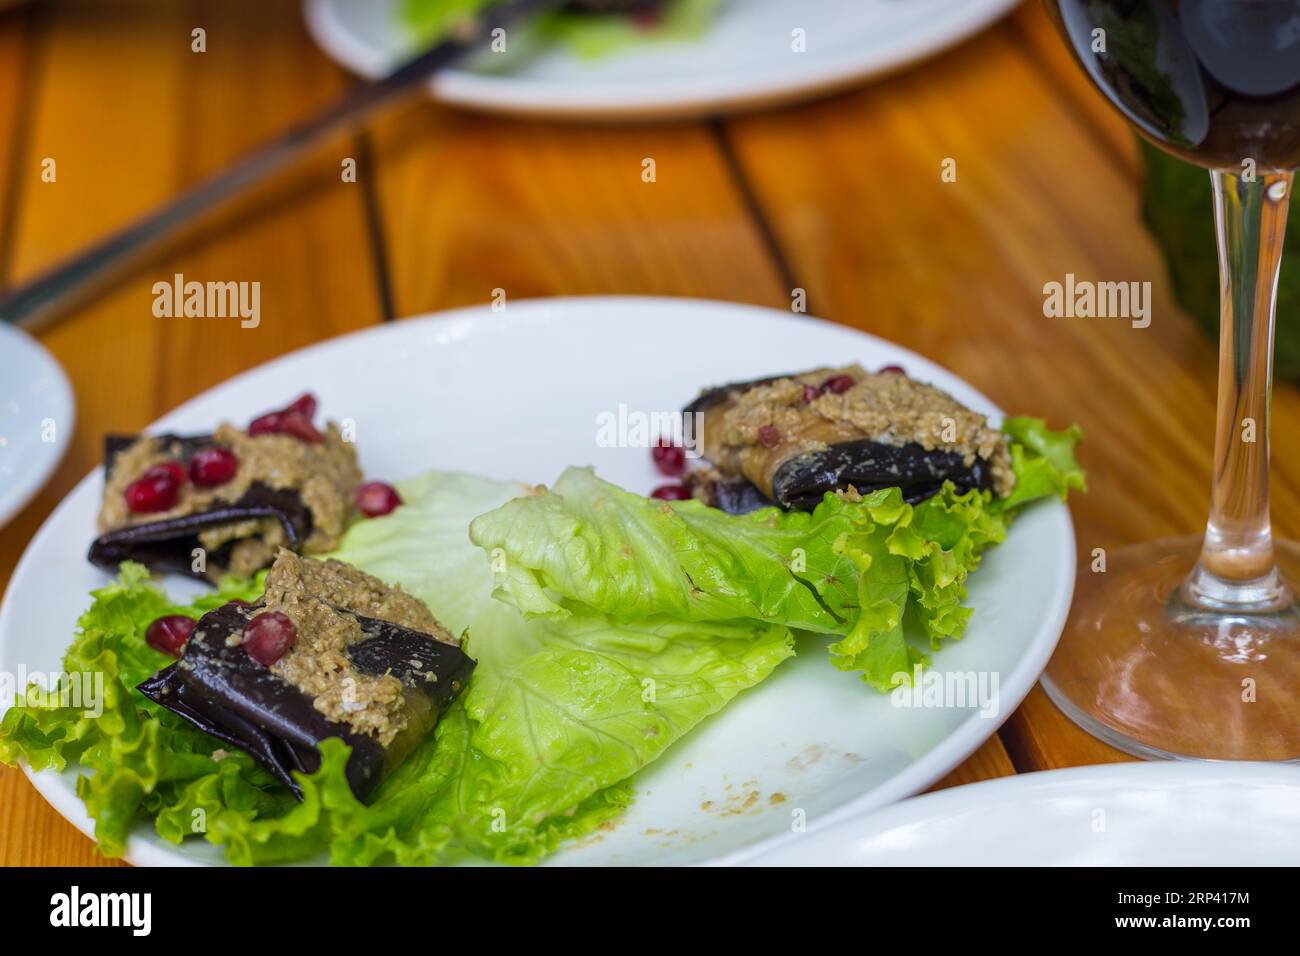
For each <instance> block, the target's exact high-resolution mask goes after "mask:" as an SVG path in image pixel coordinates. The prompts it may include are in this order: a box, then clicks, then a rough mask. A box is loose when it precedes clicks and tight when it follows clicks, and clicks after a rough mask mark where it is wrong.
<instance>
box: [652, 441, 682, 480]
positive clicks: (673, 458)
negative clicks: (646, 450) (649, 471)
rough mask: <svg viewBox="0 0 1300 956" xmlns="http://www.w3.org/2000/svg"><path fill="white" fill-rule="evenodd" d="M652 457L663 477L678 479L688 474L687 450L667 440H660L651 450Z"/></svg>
mask: <svg viewBox="0 0 1300 956" xmlns="http://www.w3.org/2000/svg"><path fill="white" fill-rule="evenodd" d="M650 457H651V458H652V459H654V463H655V467H656V468H657V469H659V473H660V474H661V475H667V476H668V477H669V478H677V477H679V476H681V475H683V474H685V472H686V449H685V448H683V447H682V446H681V445H674V444H673V443H672V442H670V441H669V440H668V439H667V438H661V439H659V441H658V443H657V444H656V445H655V446H654V447H653V448H651V449H650Z"/></svg>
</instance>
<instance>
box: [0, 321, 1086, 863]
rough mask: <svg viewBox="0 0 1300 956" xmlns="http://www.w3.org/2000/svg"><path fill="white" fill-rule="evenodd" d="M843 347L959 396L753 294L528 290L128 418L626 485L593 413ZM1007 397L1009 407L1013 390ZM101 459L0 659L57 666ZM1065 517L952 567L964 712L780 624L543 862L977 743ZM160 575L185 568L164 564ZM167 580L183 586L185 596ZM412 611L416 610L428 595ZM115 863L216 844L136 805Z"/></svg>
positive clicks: (404, 470)
mask: <svg viewBox="0 0 1300 956" xmlns="http://www.w3.org/2000/svg"><path fill="white" fill-rule="evenodd" d="M855 361H857V362H861V363H862V364H863V365H864V366H865V367H867V368H878V367H880V366H882V365H901V366H903V367H904V368H905V369H906V370H907V371H908V372H909V373H911V374H912V375H914V376H915V377H917V378H919V379H921V380H924V381H929V382H933V383H935V384H936V385H938V386H939V387H941V388H943V389H945V390H947V391H948V392H950V393H951V394H953V395H954V396H955V397H956V398H958V399H959V400H961V401H963V402H965V403H967V404H968V405H970V406H972V407H973V408H975V409H978V410H980V411H983V412H986V413H988V414H990V415H991V416H993V417H995V418H1000V413H999V412H998V410H997V409H996V408H995V407H994V406H993V405H992V404H991V403H990V402H989V401H988V400H987V399H986V398H984V397H983V396H982V395H980V394H979V393H978V392H976V391H975V390H974V389H972V388H971V387H970V386H968V385H966V384H965V383H964V382H962V381H961V380H960V379H958V378H957V377H956V376H954V375H953V374H952V373H950V372H947V371H945V370H944V369H942V368H941V367H939V366H937V365H935V364H934V363H932V362H929V361H927V360H926V359H923V358H921V357H920V356H918V355H916V354H915V353H912V352H909V351H907V350H905V349H902V348H900V347H898V346H896V345H892V344H890V343H889V342H886V341H883V340H882V339H878V338H875V337H873V336H870V335H866V334H864V333H861V332H857V331H854V330H852V329H848V328H845V327H842V326H837V325H832V324H830V323H827V322H820V321H817V320H815V319H808V318H805V317H801V316H800V317H796V316H793V315H791V314H790V313H784V312H777V311H773V310H769V309H760V308H755V307H753V306H745V305H736V304H732V303H723V302H703V301H695V300H689V299H656V298H587V299H541V300H535V301H531V302H518V303H511V304H509V305H508V306H507V308H506V309H505V310H504V311H503V312H493V311H492V310H491V309H490V308H489V307H487V306H483V307H476V308H470V309H460V310H456V311H452V312H447V313H443V314H440V315H435V316H427V317H424V318H419V319H408V320H404V321H400V322H394V323H387V324H383V325H378V326H373V327H371V328H369V329H366V330H364V331H361V332H357V333H354V334H351V335H347V336H344V337H342V338H337V339H332V340H330V341H327V342H323V343H320V344H318V345H313V346H311V347H309V348H306V349H303V350H301V351H298V352H294V353H292V354H290V355H287V356H284V357H282V358H279V359H277V360H275V361H273V362H270V363H268V364H266V365H263V366H261V367H259V368H256V369H253V370H251V371H249V372H245V373H244V374H242V375H239V376H237V377H235V378H233V379H231V380H229V381H227V382H225V383H224V384H222V385H219V386H217V387H216V388H213V389H211V390H210V391H208V392H205V393H204V394H202V395H200V396H198V397H197V398H194V399H192V400H191V401H189V402H186V403H185V404H184V405H182V406H181V407H180V408H178V409H176V410H175V411H173V412H171V413H170V414H168V415H166V416H164V417H163V418H162V419H160V420H159V421H158V422H156V423H155V424H154V425H153V426H152V427H151V429H150V430H151V431H160V430H166V431H175V432H179V433H186V432H204V431H209V430H210V429H211V428H212V427H213V426H214V425H215V424H217V423H218V422H219V421H221V420H223V419H225V420H231V421H236V422H243V421H248V420H249V419H251V418H252V417H253V416H255V415H257V414H259V413H261V412H263V411H265V410H267V409H269V408H278V407H281V406H283V405H284V404H285V402H286V401H287V400H289V399H291V398H293V397H294V396H296V395H298V394H299V393H300V392H302V391H303V390H305V389H310V390H312V391H314V392H316V394H317V395H318V396H319V398H320V404H321V412H322V414H323V415H325V416H327V417H330V418H334V419H339V418H344V417H346V418H351V419H353V420H354V421H355V422H356V434H357V436H358V438H357V442H358V449H359V451H360V454H361V462H362V466H363V467H364V469H365V471H366V473H367V474H368V475H371V476H375V477H379V478H385V479H390V480H391V479H400V478H403V477H407V476H410V475H415V474H418V473H420V472H422V471H426V470H428V469H433V468H437V469H443V470H459V471H467V472H472V473H477V474H483V475H487V476H489V477H493V478H502V479H510V478H514V479H520V480H523V481H527V482H533V483H538V482H540V483H549V482H552V481H554V480H555V478H556V477H557V476H558V475H559V474H560V472H561V471H563V470H564V468H565V467H566V466H569V465H594V466H595V467H596V470H597V473H598V474H600V475H601V476H602V477H604V478H606V479H609V480H611V481H614V482H617V483H618V484H621V485H623V486H624V487H627V488H630V489H633V490H638V491H642V492H648V491H649V490H650V489H651V488H653V487H654V486H655V485H657V484H659V483H660V482H661V481H662V480H663V479H662V478H661V477H659V476H658V475H657V473H656V472H655V470H654V468H653V467H652V465H651V462H650V456H649V454H648V452H647V450H646V449H644V448H604V447H599V446H598V445H597V443H596V433H597V416H598V415H600V414H601V413H607V412H611V411H613V412H616V411H617V409H618V408H619V406H620V404H623V405H626V406H627V407H628V408H629V409H633V410H644V411H662V412H671V411H672V410H675V409H679V408H681V407H682V405H684V404H685V403H686V402H687V401H689V400H690V399H692V398H693V397H694V396H695V395H696V394H697V393H698V391H699V389H700V388H701V387H703V386H708V385H716V384H721V383H725V382H733V381H743V380H747V379H752V378H756V377H759V376H763V375H771V374H774V373H780V372H787V371H795V370H800V369H805V368H814V367H817V366H821V365H827V364H848V363H851V362H855ZM1023 411H1032V409H1025V410H1023ZM101 483H102V474H101V472H100V471H99V470H96V471H95V472H93V473H91V474H90V475H88V476H87V477H86V478H85V480H83V481H82V482H81V483H80V484H79V485H78V486H77V487H76V489H74V490H73V491H72V493H71V494H69V495H68V497H67V498H66V499H65V500H64V501H63V503H62V504H60V506H59V507H58V509H57V510H56V511H55V512H54V514H53V515H51V516H50V518H49V520H48V521H47V522H46V523H45V525H44V526H43V527H42V528H41V530H40V532H39V533H38V534H37V535H36V537H35V538H34V539H33V540H32V542H31V544H30V545H29V547H28V549H27V552H26V553H25V554H24V555H23V558H22V560H21V561H20V562H19V564H18V567H17V569H16V570H15V572H14V575H13V578H12V580H11V581H10V584H9V589H8V592H7V593H6V595H5V598H4V602H3V605H0V669H2V670H7V671H10V672H15V671H17V670H18V668H20V667H25V668H26V669H27V670H28V671H52V670H57V669H58V666H59V661H60V659H61V657H62V655H63V651H64V648H65V647H66V646H67V645H68V643H69V642H70V640H71V637H72V634H73V629H74V626H75V623H76V619H77V617H78V615H79V614H80V613H81V612H82V610H83V609H84V608H85V607H86V605H87V603H88V601H89V593H90V591H91V590H92V589H94V588H98V587H100V586H102V585H103V584H104V583H105V581H106V579H107V578H106V575H105V574H104V573H103V572H101V571H99V570H97V569H95V568H93V567H91V566H90V565H89V564H87V563H86V561H85V554H86V548H87V546H88V545H89V543H90V540H91V537H92V536H93V534H94V526H95V515H96V512H97V510H98V506H99V498H100V494H101ZM1074 567H1075V553H1074V534H1073V530H1072V528H1071V524H1070V517H1069V512H1068V511H1067V510H1066V508H1065V506H1064V505H1063V504H1061V503H1060V502H1059V501H1049V502H1042V503H1040V504H1038V505H1036V506H1034V507H1031V508H1029V509H1027V511H1026V513H1025V514H1023V515H1022V516H1020V517H1018V518H1017V520H1016V521H1015V523H1014V524H1013V525H1012V527H1011V530H1010V533H1009V535H1008V537H1007V540H1006V541H1005V542H1004V543H1003V544H1001V545H999V546H998V547H996V548H994V549H992V550H991V551H990V552H988V554H987V555H986V556H985V558H984V560H983V564H982V566H981V568H980V569H979V571H978V572H977V573H976V574H975V575H973V576H972V579H971V581H970V603H971V604H972V605H973V606H974V607H975V609H976V610H975V614H974V616H973V618H972V620H971V624H970V628H969V630H968V631H967V633H966V635H965V637H964V638H963V639H962V640H961V641H957V642H952V643H950V644H949V645H948V646H945V647H944V648H943V650H941V651H940V652H938V653H937V654H935V655H934V658H933V660H934V669H935V671H936V672H938V673H943V672H945V671H960V672H983V673H984V674H986V675H990V676H989V678H987V679H989V680H991V677H992V675H996V677H997V681H998V683H997V691H998V692H997V695H996V697H995V699H994V700H993V701H992V702H991V703H992V706H991V707H990V708H989V709H988V711H987V715H982V714H981V713H980V712H978V711H977V710H976V709H975V708H974V707H968V708H962V709H957V708H952V709H939V708H912V709H906V708H900V707H896V706H894V705H893V703H892V702H891V699H890V698H889V697H888V696H884V695H881V694H879V693H877V692H875V691H873V690H871V689H870V688H869V687H867V686H866V685H865V684H863V683H862V682H861V680H859V678H858V677H857V676H856V675H854V674H849V673H844V672H841V671H837V670H836V669H835V668H834V667H833V666H831V664H830V662H829V661H828V659H827V653H826V650H825V644H826V642H827V639H825V638H817V637H802V638H800V639H799V643H798V655H797V656H796V657H795V659H793V660H791V661H787V662H786V663H784V664H782V665H781V666H780V667H779V668H778V669H777V671H776V673H775V674H773V675H772V677H770V678H769V679H768V680H766V681H764V682H763V683H762V684H760V685H759V686H758V687H756V688H754V689H753V690H751V691H748V692H746V693H744V694H742V695H741V696H740V697H739V698H738V699H736V700H735V701H733V702H732V703H731V704H729V705H728V706H727V708H726V709H724V710H723V711H722V712H721V713H720V714H718V715H716V716H715V717H713V718H711V719H709V720H708V721H706V722H705V723H704V724H703V725H701V726H700V727H698V728H697V729H696V730H695V731H694V732H692V733H690V734H688V735H687V736H686V737H685V739H683V740H682V741H680V742H679V743H677V744H676V745H675V746H673V747H672V748H671V749H670V750H669V751H668V752H667V753H666V754H664V755H663V756H662V757H661V758H660V759H659V760H658V761H657V762H656V763H654V764H652V765H651V766H650V767H648V768H647V769H646V770H644V771H643V772H642V773H641V774H639V775H638V776H637V777H636V778H635V779H634V781H633V785H634V787H635V789H636V791H637V794H638V797H637V799H636V801H635V803H634V804H633V806H632V808H631V810H630V811H629V813H628V814H627V816H626V817H625V818H624V819H623V820H622V821H621V822H620V823H619V824H618V825H617V826H616V827H615V828H614V829H613V830H611V831H610V832H608V833H604V834H602V835H601V838H600V839H599V840H597V841H588V842H586V843H583V844H581V845H579V846H577V847H571V848H568V849H566V850H564V851H562V852H561V853H559V854H558V855H557V856H556V857H555V858H554V860H555V862H556V863H611V864H612V863H618V864H632V863H638V864H684V863H698V862H705V861H712V862H718V861H727V860H732V859H736V858H739V857H740V856H741V855H742V854H744V853H745V852H748V851H750V850H751V849H753V848H754V847H756V846H758V845H760V844H763V843H764V842H765V841H769V840H778V839H780V838H781V837H782V836H784V835H787V834H789V833H790V832H791V827H792V821H794V820H795V819H801V820H806V822H807V827H808V830H809V832H817V831H818V830H820V829H821V828H822V827H825V826H828V825H830V824H832V823H834V822H835V821H838V820H842V819H846V818H849V817H852V816H854V815H856V814H859V813H862V812H864V811H866V810H869V809H874V808H876V807H879V806H882V805H883V804H886V803H890V802H892V801H894V800H898V799H900V798H902V797H905V796H908V795H910V794H913V793H916V792H917V791H919V790H923V789H924V788H926V787H928V786H929V785H930V784H932V783H934V782H935V781H936V780H938V779H939V778H940V777H942V776H943V775H944V774H945V773H947V772H948V771H949V770H951V769H952V768H953V767H955V766H956V765H957V764H959V763H960V762H961V761H962V760H964V759H965V758H966V757H967V756H968V755H969V754H970V753H971V752H972V751H974V750H975V749H976V748H977V747H979V745H980V744H981V743H983V742H984V741H985V740H986V739H987V738H988V737H989V736H990V735H992V734H993V732H994V731H995V730H996V729H997V728H998V726H999V725H1000V724H1001V723H1002V721H1003V720H1004V719H1005V717H1006V716H1007V715H1008V714H1009V713H1011V711H1012V710H1014V709H1015V707H1016V706H1017V705H1018V704H1019V703H1020V701H1021V700H1022V699H1023V698H1024V696H1025V694H1026V693H1027V692H1028V691H1029V689H1030V688H1031V687H1032V686H1033V683H1034V681H1035V680H1037V679H1038V675H1039V673H1040V672H1041V670H1042V669H1043V667H1044V665H1045V664H1046V662H1047V659H1048V657H1049V656H1050V655H1051V652H1052V649H1053V648H1054V647H1055V645H1056V641H1057V638H1058V637H1059V636H1060V632H1061V628H1062V626H1063V625H1064V623H1065V618H1066V613H1067V611H1068V609H1069V604H1070V596H1071V593H1072V591H1073V585H1074ZM167 586H168V588H169V589H172V590H173V592H174V593H178V594H179V593H182V589H183V588H184V589H189V591H192V589H193V588H195V587H197V585H195V584H194V583H193V582H182V581H180V580H178V579H175V578H172V579H168V581H167ZM189 591H187V592H186V593H189ZM433 610H434V612H435V614H436V613H437V609H436V608H434V609H433ZM31 776H32V780H33V782H34V783H35V785H36V787H37V789H39V790H40V791H41V792H42V793H43V794H44V795H45V796H46V797H47V799H49V801H50V802H51V803H52V804H53V805H54V806H55V808H56V809H57V810H58V811H59V812H60V813H62V814H63V815H64V816H66V817H67V818H68V819H69V820H71V821H72V822H73V823H74V824H75V825H76V826H78V827H80V828H81V829H82V831H83V832H86V833H90V832H92V830H93V827H92V824H91V821H90V820H89V819H88V818H87V817H86V814H85V811H84V809H83V808H82V806H81V802H80V801H79V800H78V799H77V797H76V794H75V789H74V787H75V771H72V770H69V771H68V772H66V773H64V774H62V775H60V774H56V773H53V772H43V773H36V774H32V775H31ZM127 855H128V859H130V860H131V861H132V862H135V863H142V864H176V863H215V862H220V861H221V860H222V856H221V854H220V851H219V850H218V849H217V848H215V847H212V846H209V845H208V844H206V843H204V842H202V841H201V840H190V841H187V842H186V843H185V844H183V845H182V846H180V847H175V846H172V845H171V844H169V843H166V842H164V841H163V840H161V839H160V838H159V837H158V836H157V835H156V834H155V833H154V832H153V828H152V826H151V825H149V824H148V823H142V824H140V825H139V827H138V828H137V831H136V834H135V835H134V836H133V837H132V838H131V840H130V843H129V845H128V850H127Z"/></svg>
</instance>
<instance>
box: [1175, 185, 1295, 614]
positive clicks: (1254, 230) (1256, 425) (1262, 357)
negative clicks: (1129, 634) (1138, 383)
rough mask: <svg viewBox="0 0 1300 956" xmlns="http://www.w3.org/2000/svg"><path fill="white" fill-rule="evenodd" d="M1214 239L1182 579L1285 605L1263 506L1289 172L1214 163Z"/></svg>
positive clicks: (1192, 597)
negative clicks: (1208, 389)
mask: <svg viewBox="0 0 1300 956" xmlns="http://www.w3.org/2000/svg"><path fill="white" fill-rule="evenodd" d="M1210 177H1211V179H1212V180H1213V183H1214V220H1215V226H1216V232H1217V234H1218V243H1219V286H1220V293H1219V295H1220V316H1221V317H1220V328H1219V407H1218V422H1217V427H1216V432H1215V442H1214V484H1213V489H1212V493H1211V503H1210V519H1209V521H1208V523H1207V525H1206V529H1205V543H1204V545H1203V546H1202V548H1201V556H1200V560H1199V561H1198V563H1197V565H1196V567H1195V568H1194V569H1193V571H1192V573H1191V575H1190V577H1188V579H1187V581H1186V583H1185V584H1184V585H1183V589H1182V596H1183V599H1184V600H1185V601H1186V602H1188V603H1190V604H1191V605H1193V606H1194V607H1196V608H1201V609H1206V610H1214V611H1223V610H1233V609H1236V610H1241V611H1251V612H1268V611H1276V610H1280V609H1282V608H1284V607H1287V606H1289V605H1290V604H1291V601H1292V595H1291V593H1290V591H1289V590H1288V588H1287V586H1286V584H1285V582H1284V581H1283V580H1282V578H1281V576H1280V575H1279V574H1278V572H1277V567H1276V564H1275V562H1274V557H1273V535H1272V529H1271V526H1270V524H1269V512H1268V464H1269V448H1268V443H1269V404H1270V399H1271V395H1272V389H1273V319H1274V307H1275V305H1276V302H1277V280H1278V270H1279V267H1280V266H1281V262H1282V241H1283V238H1284V236H1285V233H1286V218H1287V207H1288V205H1289V204H1290V199H1291V186H1292V174H1291V173H1289V172H1285V173H1284V172H1267V173H1266V172H1260V173H1258V174H1256V175H1253V176H1244V175H1238V174H1237V173H1235V172H1231V171H1227V170H1213V171H1211V173H1210Z"/></svg>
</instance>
